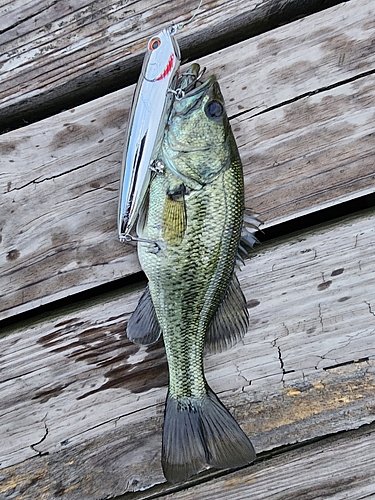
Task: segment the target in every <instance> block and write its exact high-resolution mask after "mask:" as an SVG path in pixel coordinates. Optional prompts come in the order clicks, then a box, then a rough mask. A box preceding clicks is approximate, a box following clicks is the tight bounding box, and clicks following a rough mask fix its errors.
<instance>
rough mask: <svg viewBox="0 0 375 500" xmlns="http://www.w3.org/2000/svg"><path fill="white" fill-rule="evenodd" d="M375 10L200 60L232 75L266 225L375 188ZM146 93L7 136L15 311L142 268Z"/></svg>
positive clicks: (330, 18)
mask: <svg viewBox="0 0 375 500" xmlns="http://www.w3.org/2000/svg"><path fill="white" fill-rule="evenodd" d="M358 6H361V8H358ZM372 10H373V4H372V3H371V2H369V1H368V0H358V1H357V2H356V3H355V4H354V3H350V2H349V3H346V4H343V5H339V6H337V7H334V8H332V9H328V10H327V11H325V12H324V13H319V14H315V15H313V16H310V17H308V18H305V19H302V20H300V21H298V22H295V23H291V24H290V25H287V26H283V27H281V28H278V29H277V30H274V31H272V32H270V33H267V34H264V35H261V36H259V37H257V38H254V39H252V40H247V41H245V42H243V43H241V44H239V45H236V46H233V47H230V48H228V49H225V50H223V51H219V52H217V53H216V54H212V55H210V56H209V57H207V58H203V59H202V61H200V62H201V63H202V65H205V66H207V68H208V70H207V72H208V74H210V73H211V72H212V73H216V74H217V75H218V78H219V81H220V83H221V86H222V89H223V92H224V94H225V98H226V102H227V104H228V113H229V114H230V115H231V116H232V117H233V118H232V125H233V128H234V132H235V135H236V138H237V141H238V144H239V147H240V152H241V156H242V158H243V162H244V169H245V181H246V203H247V205H248V206H251V207H253V208H254V209H255V210H256V211H257V212H258V213H259V214H260V216H261V218H262V219H263V220H264V222H265V225H266V226H269V225H273V224H276V223H278V222H280V221H284V220H289V219H292V218H294V217H296V216H298V215H301V214H304V213H307V212H314V211H316V210H319V209H321V208H324V207H326V206H330V205H332V204H337V203H340V202H342V201H345V200H348V199H352V198H355V197H359V196H362V195H364V194H368V193H371V192H374V190H375V172H374V167H373V165H374V151H375V134H374V125H373V114H374V111H375V109H374V108H375V97H374V96H375V89H374V81H373V76H372V74H370V73H371V71H372V68H373V65H374V53H373V51H372V50H370V49H371V37H372V34H373V32H374V30H375V27H374V24H373V23H371V22H369V18H370V17H371V13H372ZM249 68H250V69H251V75H254V77H253V76H251V77H249ZM353 78H354V80H353ZM350 79H352V81H348V80H350ZM132 92H133V87H130V88H127V89H125V90H121V91H118V92H115V93H113V94H109V95H107V96H105V97H103V98H101V99H98V100H95V101H92V102H90V103H87V104H85V105H83V106H80V107H78V108H74V109H71V110H69V111H66V112H64V113H61V114H59V115H57V116H55V117H52V118H50V119H47V120H43V121H41V122H38V123H36V124H33V125H30V126H28V127H25V128H23V129H21V130H15V131H13V132H10V133H8V134H4V135H3V136H1V138H0V150H1V152H2V154H3V156H2V172H1V174H0V182H1V190H2V193H3V196H2V197H1V199H0V230H1V232H0V233H1V236H0V237H1V239H2V246H1V254H0V266H1V273H0V290H1V303H0V309H1V316H0V317H1V318H6V317H10V316H13V315H15V314H17V313H20V312H24V311H27V310H29V309H31V308H34V307H38V306H39V305H41V304H44V303H48V302H51V301H53V300H56V299H59V298H63V297H66V296H68V295H71V294H74V293H76V292H79V291H82V290H87V289H90V288H93V287H95V286H98V285H100V284H103V283H108V282H110V281H113V280H116V279H119V278H121V277H124V276H128V275H130V274H133V273H135V272H138V271H139V269H140V268H139V264H138V261H137V259H136V256H135V254H134V249H133V248H132V247H129V246H124V245H121V244H120V243H119V242H118V241H117V236H116V211H117V197H118V180H119V175H120V162H121V156H122V148H123V141H124V134H125V123H126V119H127V113H128V108H129V105H130V101H131V95H132Z"/></svg>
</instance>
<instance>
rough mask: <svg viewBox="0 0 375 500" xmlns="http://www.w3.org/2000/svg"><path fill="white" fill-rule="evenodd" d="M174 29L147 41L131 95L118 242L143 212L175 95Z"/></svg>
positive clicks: (125, 238) (128, 238) (177, 65)
mask: <svg viewBox="0 0 375 500" xmlns="http://www.w3.org/2000/svg"><path fill="white" fill-rule="evenodd" d="M177 29H178V27H177V26H174V25H172V26H170V27H168V28H164V29H163V30H161V31H160V32H159V33H157V34H156V35H155V36H153V37H152V38H151V39H150V40H149V42H148V44H147V50H146V54H145V57H144V61H143V65H142V70H141V75H140V77H139V79H138V82H137V85H136V89H135V92H134V96H133V101H132V105H131V108H130V115H129V124H128V129H127V136H126V141H125V148H124V155H123V161H122V169H121V180H120V196H119V204H118V218H117V226H118V236H119V239H120V241H121V242H126V241H131V240H132V237H131V235H130V233H131V230H132V229H133V227H134V225H135V222H136V219H137V216H138V213H139V212H140V211H141V210H142V205H143V203H144V200H145V197H146V193H147V189H148V186H149V183H150V178H151V172H152V168H153V164H154V161H155V157H156V155H157V153H158V152H159V149H160V145H161V141H162V138H163V135H164V128H165V125H166V122H167V120H168V116H169V112H170V109H171V106H172V103H173V100H174V95H175V92H177V89H176V84H177V79H178V76H179V69H180V62H181V53H180V48H179V46H178V43H177V41H176V39H175V34H176V31H177ZM155 168H157V167H155Z"/></svg>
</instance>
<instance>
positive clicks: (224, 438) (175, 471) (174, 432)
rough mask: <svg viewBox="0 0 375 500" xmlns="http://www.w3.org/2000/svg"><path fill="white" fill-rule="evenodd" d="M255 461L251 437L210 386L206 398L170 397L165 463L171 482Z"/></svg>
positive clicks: (166, 425) (167, 475)
mask: <svg viewBox="0 0 375 500" xmlns="http://www.w3.org/2000/svg"><path fill="white" fill-rule="evenodd" d="M254 460H255V451H254V448H253V445H252V444H251V442H250V440H249V439H248V437H247V436H246V434H245V433H244V432H243V431H242V429H241V428H240V426H239V425H238V424H237V422H236V420H235V419H234V418H233V417H232V415H231V414H230V413H229V412H228V410H227V409H226V408H225V406H224V405H223V404H222V403H221V402H220V401H219V399H218V398H217V396H216V394H215V393H214V392H213V391H212V390H211V389H209V388H208V389H207V393H206V394H205V395H204V396H203V397H202V398H199V399H197V398H194V399H193V398H179V399H178V398H173V397H171V396H170V395H168V397H167V402H166V407H165V418H164V428H163V447H162V466H163V471H164V475H165V477H166V479H167V480H168V481H169V482H171V483H177V482H181V481H185V480H186V479H188V478H189V477H190V476H192V475H194V474H197V473H198V472H200V471H202V470H204V469H206V468H208V467H215V468H218V469H226V468H236V467H241V466H244V465H247V464H250V463H251V462H253V461H254Z"/></svg>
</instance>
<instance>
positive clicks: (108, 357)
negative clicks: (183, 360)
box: [0, 212, 375, 500]
mask: <svg viewBox="0 0 375 500" xmlns="http://www.w3.org/2000/svg"><path fill="white" fill-rule="evenodd" d="M374 222H375V216H374V214H373V213H371V212H370V213H368V214H362V215H360V216H357V217H353V218H348V219H346V220H345V221H339V222H338V223H335V224H330V225H328V226H326V227H322V228H318V229H316V230H314V231H311V232H310V233H307V232H306V233H300V234H298V235H294V236H293V237H290V238H288V239H286V240H285V241H284V242H277V243H274V244H269V245H265V246H264V248H262V249H260V251H258V252H257V253H256V254H255V255H254V258H253V259H251V260H250V261H248V262H247V265H246V266H245V268H244V269H243V271H242V272H241V273H240V274H239V278H240V281H241V283H242V286H243V289H244V292H245V295H246V298H247V300H248V307H249V310H250V314H251V325H250V329H249V332H248V334H247V335H246V337H245V339H244V341H243V342H242V343H241V345H238V346H236V347H234V348H233V349H231V350H230V351H228V352H225V353H221V354H216V355H211V356H207V358H206V361H205V367H206V374H207V379H208V381H209V384H210V385H211V386H212V388H213V389H214V390H215V391H216V392H217V393H218V394H219V395H220V397H221V399H222V400H223V402H224V403H225V404H226V405H227V406H228V407H229V408H230V409H231V411H232V412H233V413H234V415H235V416H236V418H237V419H238V421H239V422H240V424H241V425H242V427H243V429H244V430H245V432H246V433H247V434H248V435H249V436H251V438H252V440H253V442H254V444H255V446H256V449H257V450H258V452H262V451H265V450H272V449H275V448H278V447H280V446H283V445H287V444H290V443H295V442H303V441H306V440H311V439H312V438H316V437H320V436H325V435H327V434H329V433H335V432H338V431H342V430H348V429H356V428H358V427H359V426H361V425H363V424H368V423H371V422H373V421H374V415H375V414H374V411H373V408H374V407H375V390H374V389H375V340H374V339H375V337H374V331H375V317H374V301H375V296H374V286H373V283H374V279H375V264H374V259H373V247H374V244H375V229H374V228H375V223H374ZM140 288H141V287H139V286H137V287H135V288H132V289H124V290H123V291H122V292H120V293H117V294H112V295H107V296H105V297H102V298H101V299H100V300H97V301H96V302H95V301H93V302H92V303H86V304H85V305H84V304H78V305H77V306H76V307H72V308H71V309H70V310H68V311H60V312H58V313H56V314H55V316H53V317H49V318H48V317H47V318H40V319H39V321H37V322H36V323H35V324H34V325H21V326H20V327H19V328H18V329H17V330H10V331H8V332H7V333H8V334H7V335H6V336H4V337H3V338H1V339H0V353H1V354H0V356H1V372H0V373H1V382H0V415H1V417H0V434H1V435H2V436H3V440H2V441H1V443H0V463H1V468H2V469H1V476H2V478H3V480H2V483H1V484H2V488H3V490H2V491H3V492H4V494H6V495H8V496H7V498H17V499H23V498H39V497H40V496H41V494H42V492H43V495H44V497H43V498H45V499H49V498H51V499H52V498H55V497H56V496H57V492H60V493H61V494H63V493H64V496H65V498H66V499H68V500H70V499H72V500H73V499H78V498H79V499H82V500H85V499H86V498H87V499H89V498H90V499H91V500H92V499H93V498H102V497H105V496H106V495H107V494H108V492H111V495H116V494H121V493H124V492H125V491H133V490H135V491H138V490H141V489H144V488H149V487H151V486H152V485H155V484H157V483H160V482H163V476H162V472H161V468H160V458H159V457H160V446H161V425H162V418H163V405H164V398H165V393H166V362H165V358H164V352H163V348H162V347H161V346H155V347H152V348H139V347H137V346H134V345H132V344H130V343H129V342H128V341H127V339H126V338H125V336H124V328H125V324H126V321H127V318H128V317H129V314H130V312H131V311H132V310H133V309H134V307H135V304H136V301H137V299H138V297H139V296H140V293H141V290H140Z"/></svg>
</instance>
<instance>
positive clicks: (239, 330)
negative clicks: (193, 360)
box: [205, 272, 249, 352]
mask: <svg viewBox="0 0 375 500" xmlns="http://www.w3.org/2000/svg"><path fill="white" fill-rule="evenodd" d="M248 326H249V313H248V311H247V306H246V299H245V296H244V294H243V292H242V290H241V287H240V283H239V281H238V278H237V276H236V273H235V272H233V276H232V279H231V281H230V283H229V286H228V288H227V291H226V293H225V295H224V298H223V300H222V302H221V304H220V306H219V308H218V310H217V311H216V314H215V316H214V317H213V318H212V321H211V323H210V326H209V328H208V330H207V333H206V338H205V349H206V350H207V351H208V352H222V351H224V350H225V349H228V348H230V347H232V346H234V345H235V344H236V343H237V342H238V341H239V340H241V339H242V338H243V337H244V336H245V333H246V331H247V328H248Z"/></svg>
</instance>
